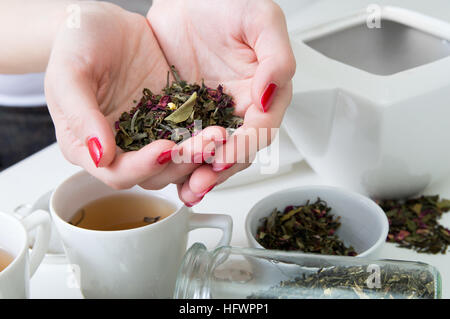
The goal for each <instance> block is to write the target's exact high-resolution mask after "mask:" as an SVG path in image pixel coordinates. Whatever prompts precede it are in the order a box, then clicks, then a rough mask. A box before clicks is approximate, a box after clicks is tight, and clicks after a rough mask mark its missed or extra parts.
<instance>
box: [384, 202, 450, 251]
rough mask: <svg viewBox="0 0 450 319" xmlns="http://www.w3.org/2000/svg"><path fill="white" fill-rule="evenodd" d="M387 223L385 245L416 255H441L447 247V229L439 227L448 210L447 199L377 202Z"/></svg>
mask: <svg viewBox="0 0 450 319" xmlns="http://www.w3.org/2000/svg"><path fill="white" fill-rule="evenodd" d="M376 202H377V204H378V205H380V207H381V208H382V209H383V210H384V212H385V213H386V216H387V218H388V220H389V234H388V237H387V239H386V241H388V242H393V243H397V244H398V245H399V246H400V247H405V248H409V249H413V250H415V251H417V252H419V253H431V254H437V253H442V254H445V253H446V251H447V248H448V245H450V230H449V229H448V228H445V227H444V226H442V225H441V224H439V221H438V220H439V219H440V218H441V216H442V214H444V213H445V212H448V211H450V200H448V199H442V200H439V196H438V195H435V196H421V197H419V198H413V199H407V200H378V201H376Z"/></svg>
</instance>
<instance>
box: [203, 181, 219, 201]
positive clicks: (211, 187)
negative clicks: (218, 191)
mask: <svg viewBox="0 0 450 319" xmlns="http://www.w3.org/2000/svg"><path fill="white" fill-rule="evenodd" d="M216 185H217V184H214V185H211V186H209V187H208V189H207V190H206V191H204V192H203V193H201V194H200V195H199V197H200V198H203V197H205V195H206V194H208V193H209V192H210V191H211V190H212V189H213V188H214V187H215V186H216Z"/></svg>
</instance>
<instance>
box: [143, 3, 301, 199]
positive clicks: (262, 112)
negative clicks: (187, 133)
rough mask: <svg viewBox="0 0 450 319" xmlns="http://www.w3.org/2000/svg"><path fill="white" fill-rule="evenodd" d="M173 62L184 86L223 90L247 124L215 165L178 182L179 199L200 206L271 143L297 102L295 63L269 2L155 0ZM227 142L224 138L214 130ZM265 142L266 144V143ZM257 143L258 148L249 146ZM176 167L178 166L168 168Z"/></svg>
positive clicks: (160, 34)
mask: <svg viewBox="0 0 450 319" xmlns="http://www.w3.org/2000/svg"><path fill="white" fill-rule="evenodd" d="M147 17H148V19H149V21H150V24H151V26H152V28H153V31H154V34H155V35H156V37H157V39H158V42H159V44H160V46H161V48H162V50H163V52H164V54H165V57H166V59H167V61H168V62H169V63H170V64H173V65H175V67H176V68H177V69H178V70H179V72H180V75H181V77H182V78H183V79H185V80H187V81H189V82H193V81H196V82H199V81H201V80H202V79H204V80H205V83H206V84H207V85H209V86H216V85H218V84H223V86H224V89H225V91H226V93H229V94H231V95H232V96H233V97H234V100H235V103H236V106H235V107H236V110H235V113H236V114H237V115H239V116H242V117H243V118H244V124H243V126H242V127H241V128H239V129H238V130H237V131H236V132H235V133H234V134H233V135H232V136H230V137H228V139H227V140H226V143H225V144H223V145H220V146H217V147H216V149H215V159H214V161H213V162H212V165H201V166H200V167H198V168H197V169H196V170H195V171H194V172H193V173H192V174H190V175H186V176H185V177H183V178H180V179H179V180H178V181H177V183H178V189H179V195H180V198H181V199H182V200H183V201H184V202H185V203H186V204H187V205H194V204H196V203H198V202H199V201H200V200H201V199H202V198H203V196H204V195H205V194H206V193H207V192H208V191H209V190H211V189H212V187H214V186H215V185H216V184H219V183H222V182H223V181H225V180H226V179H227V178H228V177H230V176H231V175H233V174H235V173H237V172H239V171H240V170H242V169H244V168H246V167H248V166H249V165H250V163H251V161H252V159H253V158H254V156H255V153H256V151H257V150H259V149H261V148H263V147H265V146H267V145H269V144H270V142H271V140H272V138H273V130H271V129H273V128H279V126H280V124H281V121H282V118H283V115H284V113H285V111H286V108H287V106H288V105H289V103H290V100H291V97H292V84H291V78H292V77H293V75H294V72H295V59H294V55H293V53H292V49H291V47H290V42H289V37H288V33H287V27H286V22H285V19H284V15H283V13H282V11H281V9H280V8H279V7H278V6H277V5H276V4H275V3H273V2H272V1H270V0H228V1H223V0H156V1H154V3H153V6H152V7H151V8H150V11H149V13H148V15H147ZM216 131H218V132H221V133H222V134H223V135H224V136H225V137H226V134H225V131H224V130H221V129H220V128H216ZM263 135H267V137H268V138H267V139H265V140H264V141H261V137H262V136H263ZM255 139H256V140H259V143H258V144H257V145H256V147H251V146H249V143H248V142H246V140H247V141H248V140H253V141H254V140H255ZM170 165H173V164H170Z"/></svg>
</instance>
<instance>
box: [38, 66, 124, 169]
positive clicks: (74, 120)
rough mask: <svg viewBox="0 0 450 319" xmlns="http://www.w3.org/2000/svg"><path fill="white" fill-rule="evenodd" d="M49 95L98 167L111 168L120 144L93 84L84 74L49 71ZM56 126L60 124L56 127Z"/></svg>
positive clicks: (47, 80) (47, 82)
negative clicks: (98, 99) (99, 103)
mask: <svg viewBox="0 0 450 319" xmlns="http://www.w3.org/2000/svg"><path fill="white" fill-rule="evenodd" d="M45 90H46V95H47V97H48V99H49V105H50V104H51V108H55V107H56V108H58V109H59V111H60V112H61V113H62V114H63V117H64V118H65V120H66V123H67V125H68V127H69V129H70V130H71V131H72V132H73V133H74V135H75V137H76V138H78V140H79V141H80V142H81V143H82V144H84V145H86V151H87V152H88V153H89V155H90V157H91V160H92V162H93V163H94V165H95V166H97V167H105V166H108V165H109V164H110V163H111V162H112V161H113V160H114V157H115V152H116V143H115V139H114V133H113V130H112V127H111V126H110V124H109V123H108V121H107V120H106V118H105V117H104V115H103V114H102V113H101V112H100V109H99V106H98V103H97V99H96V96H95V93H94V90H93V86H92V81H90V80H89V78H88V76H87V75H86V74H84V73H83V72H74V71H73V70H58V71H57V72H55V71H54V70H51V69H50V70H49V71H48V74H47V77H46V87H45ZM55 124H56V123H55Z"/></svg>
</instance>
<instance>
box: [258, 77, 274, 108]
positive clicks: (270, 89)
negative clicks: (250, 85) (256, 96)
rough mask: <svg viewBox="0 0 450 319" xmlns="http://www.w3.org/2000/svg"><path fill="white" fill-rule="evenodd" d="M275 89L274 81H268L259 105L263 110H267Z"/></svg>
mask: <svg viewBox="0 0 450 319" xmlns="http://www.w3.org/2000/svg"><path fill="white" fill-rule="evenodd" d="M276 89H277V85H276V84H275V83H270V84H269V85H268V86H267V87H266V89H265V90H264V93H263V95H262V96H261V107H262V109H263V111H264V112H267V110H268V109H269V107H270V104H271V103H272V100H273V96H274V93H275V91H276Z"/></svg>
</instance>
